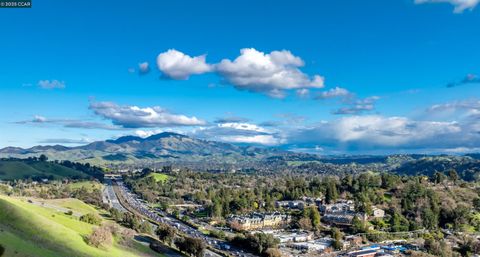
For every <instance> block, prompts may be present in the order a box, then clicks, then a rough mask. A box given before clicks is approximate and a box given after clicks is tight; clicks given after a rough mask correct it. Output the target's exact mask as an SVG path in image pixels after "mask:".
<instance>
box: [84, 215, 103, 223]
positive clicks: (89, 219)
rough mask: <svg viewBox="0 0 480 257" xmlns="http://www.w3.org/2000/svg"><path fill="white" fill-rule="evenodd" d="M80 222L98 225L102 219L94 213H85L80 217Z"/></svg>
mask: <svg viewBox="0 0 480 257" xmlns="http://www.w3.org/2000/svg"><path fill="white" fill-rule="evenodd" d="M80 221H83V222H86V223H90V224H93V225H100V223H102V218H101V217H100V216H98V215H97V214H95V213H87V214H85V215H82V216H80Z"/></svg>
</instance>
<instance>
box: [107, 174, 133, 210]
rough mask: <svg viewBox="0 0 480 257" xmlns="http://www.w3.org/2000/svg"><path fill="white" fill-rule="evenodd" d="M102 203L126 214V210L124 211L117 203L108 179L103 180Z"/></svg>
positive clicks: (110, 181)
mask: <svg viewBox="0 0 480 257" xmlns="http://www.w3.org/2000/svg"><path fill="white" fill-rule="evenodd" d="M103 201H104V203H106V204H109V205H110V206H111V207H113V208H115V209H117V210H119V211H121V212H127V209H125V208H124V207H123V206H122V205H121V204H120V202H119V201H118V198H117V196H116V195H115V192H114V191H113V186H112V180H110V179H105V188H104V189H103Z"/></svg>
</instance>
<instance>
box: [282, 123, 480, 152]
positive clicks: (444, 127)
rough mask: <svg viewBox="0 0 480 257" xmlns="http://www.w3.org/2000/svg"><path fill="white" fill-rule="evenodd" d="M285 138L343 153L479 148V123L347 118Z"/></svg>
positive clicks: (297, 142) (298, 131)
mask: <svg viewBox="0 0 480 257" xmlns="http://www.w3.org/2000/svg"><path fill="white" fill-rule="evenodd" d="M287 139H288V142H289V143H290V144H295V145H297V147H300V146H306V145H320V146H322V147H324V148H328V149H334V150H343V151H355V150H360V151H364V150H369V149H395V150H396V151H400V150H405V149H453V148H458V147H464V148H473V147H479V146H480V122H479V121H478V120H461V121H432V120H413V119H410V118H407V117H384V116H380V115H366V116H348V117H344V118H340V119H337V120H333V121H324V122H320V123H318V124H313V125H310V126H308V127H304V128H300V129H295V130H291V131H290V132H289V135H288V137H287Z"/></svg>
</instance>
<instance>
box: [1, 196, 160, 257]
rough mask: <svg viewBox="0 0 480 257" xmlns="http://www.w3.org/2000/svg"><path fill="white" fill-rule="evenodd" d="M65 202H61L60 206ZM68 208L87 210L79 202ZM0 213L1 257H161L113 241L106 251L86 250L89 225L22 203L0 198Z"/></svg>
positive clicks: (17, 200)
mask: <svg viewBox="0 0 480 257" xmlns="http://www.w3.org/2000/svg"><path fill="white" fill-rule="evenodd" d="M69 200H70V199H65V200H64V201H62V203H64V204H65V201H67V202H68V201H69ZM50 204H54V202H51V203H50ZM69 206H73V207H70V208H72V209H74V211H78V210H76V208H77V207H78V208H79V206H82V208H79V210H85V209H88V208H87V207H88V206H87V207H85V206H86V205H85V204H84V203H82V202H80V203H78V202H73V203H72V204H70V205H69ZM90 208H91V207H90ZM0 210H2V211H1V212H0V231H1V233H0V244H1V245H2V247H3V248H4V249H5V253H4V256H9V257H15V256H18V257H37V256H42V257H60V256H78V257H83V256H98V257H103V256H105V257H107V256H124V257H126V256H162V255H160V254H157V253H155V252H152V251H151V250H149V248H148V246H144V245H142V244H140V243H138V242H136V241H133V242H132V243H131V245H123V244H119V243H118V242H117V240H115V242H114V243H113V245H111V246H108V247H103V248H95V247H93V246H90V245H88V244H87V243H86V242H85V240H84V237H85V236H86V235H88V234H89V233H91V231H92V229H93V227H94V226H93V225H90V224H87V223H84V222H81V221H79V220H78V219H77V218H75V217H73V216H69V215H66V214H64V213H63V212H60V211H58V210H55V209H53V208H46V207H41V206H37V205H34V204H32V203H29V202H27V201H26V200H25V199H19V198H12V197H7V196H2V195H0ZM92 210H93V209H92ZM80 212H81V211H80ZM104 222H107V221H104Z"/></svg>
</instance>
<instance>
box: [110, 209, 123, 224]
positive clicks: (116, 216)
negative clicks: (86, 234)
mask: <svg viewBox="0 0 480 257" xmlns="http://www.w3.org/2000/svg"><path fill="white" fill-rule="evenodd" d="M110 216H112V219H114V220H115V221H117V222H119V221H122V220H123V213H122V212H120V211H119V210H117V209H115V208H110Z"/></svg>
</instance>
